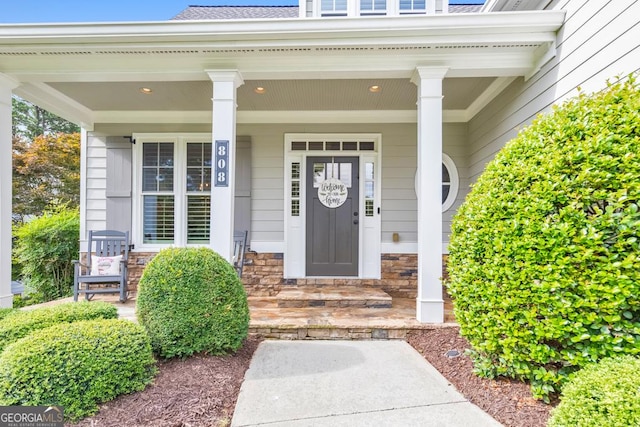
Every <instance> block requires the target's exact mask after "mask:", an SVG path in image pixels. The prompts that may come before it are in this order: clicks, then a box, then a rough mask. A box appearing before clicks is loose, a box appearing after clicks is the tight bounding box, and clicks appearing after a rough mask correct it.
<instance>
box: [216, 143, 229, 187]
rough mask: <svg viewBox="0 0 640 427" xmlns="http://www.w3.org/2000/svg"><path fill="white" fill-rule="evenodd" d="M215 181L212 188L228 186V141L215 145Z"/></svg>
mask: <svg viewBox="0 0 640 427" xmlns="http://www.w3.org/2000/svg"><path fill="white" fill-rule="evenodd" d="M215 150H216V155H215V161H216V164H215V175H214V176H215V179H214V187H228V186H229V141H216V143H215Z"/></svg>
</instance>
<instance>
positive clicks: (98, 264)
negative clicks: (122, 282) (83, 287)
mask: <svg viewBox="0 0 640 427" xmlns="http://www.w3.org/2000/svg"><path fill="white" fill-rule="evenodd" d="M121 260H122V255H118V256H97V255H91V275H92V276H118V275H120V261H121Z"/></svg>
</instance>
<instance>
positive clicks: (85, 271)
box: [73, 230, 129, 302]
mask: <svg viewBox="0 0 640 427" xmlns="http://www.w3.org/2000/svg"><path fill="white" fill-rule="evenodd" d="M128 259H129V232H128V231H127V232H122V231H115V230H102V231H89V241H88V242H87V254H86V263H82V262H80V261H73V265H74V272H73V300H74V301H78V295H79V294H84V297H85V299H87V300H90V299H91V298H93V297H94V295H95V294H104V293H119V294H120V302H125V301H126V300H127V261H128Z"/></svg>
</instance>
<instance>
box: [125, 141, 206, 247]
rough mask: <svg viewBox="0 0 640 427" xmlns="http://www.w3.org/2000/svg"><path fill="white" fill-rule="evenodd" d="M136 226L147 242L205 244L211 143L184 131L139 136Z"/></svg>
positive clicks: (143, 240)
mask: <svg viewBox="0 0 640 427" xmlns="http://www.w3.org/2000/svg"><path fill="white" fill-rule="evenodd" d="M138 141H140V142H139V145H138V147H136V149H137V150H138V151H137V152H138V155H139V159H140V160H139V161H138V167H139V169H138V170H139V171H140V173H139V178H138V179H139V183H140V184H139V186H138V188H139V189H140V193H139V194H140V196H139V197H140V198H139V199H138V200H139V203H138V204H137V206H138V212H139V213H138V214H137V215H138V217H139V221H140V222H139V230H141V234H142V236H140V237H142V243H143V244H144V245H149V246H162V245H185V244H208V243H209V242H210V237H211V234H210V233H211V185H212V179H211V176H212V144H211V142H210V141H197V139H196V140H195V141H194V140H193V139H188V138H187V137H178V136H176V137H173V138H166V140H163V141H157V140H156V141H153V140H145V139H143V138H139V139H138Z"/></svg>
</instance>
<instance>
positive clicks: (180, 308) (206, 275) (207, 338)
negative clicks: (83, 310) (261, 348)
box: [136, 248, 249, 358]
mask: <svg viewBox="0 0 640 427" xmlns="http://www.w3.org/2000/svg"><path fill="white" fill-rule="evenodd" d="M136 312H137V315H138V320H139V321H140V323H141V324H142V325H143V326H144V327H145V329H146V330H147V332H148V333H149V336H150V337H151V344H152V346H153V349H154V351H156V352H157V353H158V354H159V355H160V356H162V357H166V358H169V357H174V356H189V355H191V354H193V353H197V352H201V351H204V352H209V353H212V354H222V353H226V352H229V351H235V350H237V349H238V348H240V346H241V345H242V342H243V341H244V339H245V337H246V336H247V332H248V329H249V307H248V304H247V295H246V293H245V290H244V287H243V285H242V283H241V282H240V279H239V278H238V275H237V274H236V271H235V270H234V268H233V266H231V264H229V263H228V262H227V261H225V260H224V259H223V258H222V257H221V256H220V255H218V254H217V253H215V252H214V251H212V250H211V249H208V248H170V249H164V250H162V251H161V252H160V253H159V254H158V255H156V256H155V257H154V258H153V260H151V262H150V263H149V265H147V267H146V268H145V270H144V273H143V274H142V277H141V278H140V283H139V285H138V298H137V302H136Z"/></svg>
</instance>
